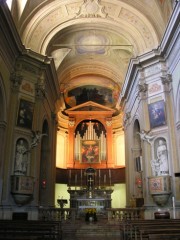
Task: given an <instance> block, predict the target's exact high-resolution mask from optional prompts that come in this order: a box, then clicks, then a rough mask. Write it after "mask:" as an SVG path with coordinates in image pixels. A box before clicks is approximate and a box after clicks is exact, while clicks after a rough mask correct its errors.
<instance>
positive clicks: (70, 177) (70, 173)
mask: <svg viewBox="0 0 180 240" xmlns="http://www.w3.org/2000/svg"><path fill="white" fill-rule="evenodd" d="M70 185H71V169H70V170H69V187H70Z"/></svg>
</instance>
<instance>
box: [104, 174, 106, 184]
mask: <svg viewBox="0 0 180 240" xmlns="http://www.w3.org/2000/svg"><path fill="white" fill-rule="evenodd" d="M105 183H106V174H104V184H105Z"/></svg>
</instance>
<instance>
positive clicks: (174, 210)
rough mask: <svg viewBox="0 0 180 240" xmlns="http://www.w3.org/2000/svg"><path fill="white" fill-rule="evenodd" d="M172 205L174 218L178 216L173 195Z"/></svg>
mask: <svg viewBox="0 0 180 240" xmlns="http://www.w3.org/2000/svg"><path fill="white" fill-rule="evenodd" d="M172 206H173V218H174V219H175V218H176V209H175V198H174V197H172Z"/></svg>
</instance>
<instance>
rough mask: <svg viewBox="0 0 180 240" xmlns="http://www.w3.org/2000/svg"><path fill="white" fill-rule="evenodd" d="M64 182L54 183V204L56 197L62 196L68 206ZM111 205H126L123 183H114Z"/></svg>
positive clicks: (116, 206) (67, 194)
mask: <svg viewBox="0 0 180 240" xmlns="http://www.w3.org/2000/svg"><path fill="white" fill-rule="evenodd" d="M67 190H68V188H67V185H66V184H56V185H55V203H54V204H55V206H56V207H59V206H58V205H57V199H58V198H62V197H63V199H68V204H67V205H66V206H65V207H66V208H69V207H70V206H69V193H68V192H67ZM111 196H112V207H113V208H124V207H125V206H126V187H125V184H115V185H114V191H113V193H112V195H111Z"/></svg>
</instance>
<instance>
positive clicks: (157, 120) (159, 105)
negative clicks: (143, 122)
mask: <svg viewBox="0 0 180 240" xmlns="http://www.w3.org/2000/svg"><path fill="white" fill-rule="evenodd" d="M148 110H149V119H150V126H151V128H155V127H159V126H163V125H165V124H166V118H165V102H164V101H163V100H162V101H158V102H154V103H151V104H149V106H148Z"/></svg>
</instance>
